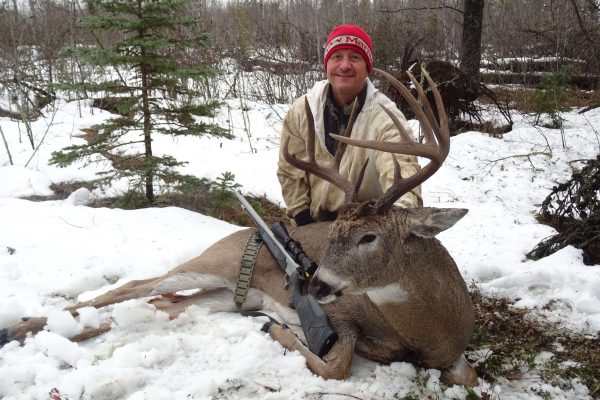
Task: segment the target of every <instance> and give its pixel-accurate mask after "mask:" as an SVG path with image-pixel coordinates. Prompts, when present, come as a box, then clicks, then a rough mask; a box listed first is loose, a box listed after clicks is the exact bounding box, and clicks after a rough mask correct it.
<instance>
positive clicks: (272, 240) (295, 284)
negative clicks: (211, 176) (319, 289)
mask: <svg viewBox="0 0 600 400" xmlns="http://www.w3.org/2000/svg"><path fill="white" fill-rule="evenodd" d="M233 195H234V196H235V197H236V199H237V200H238V201H239V202H240V205H241V206H242V209H243V210H244V211H245V212H246V213H247V214H248V216H249V217H250V218H251V219H252V221H254V223H255V224H256V226H257V227H258V231H259V234H260V237H261V239H262V240H263V242H264V243H265V245H266V246H267V248H268V249H269V251H270V252H271V254H272V255H273V257H274V258H275V260H276V261H277V263H278V264H279V266H280V267H281V269H282V270H283V271H284V272H285V273H286V276H287V278H288V282H289V284H290V285H291V286H292V303H293V307H294V308H295V309H296V311H297V312H298V317H299V318H300V324H301V325H302V331H303V332H304V336H305V337H306V342H307V344H308V349H309V350H310V351H311V352H312V353H314V354H316V355H318V356H319V357H323V356H324V355H325V354H327V352H328V351H329V350H330V349H331V346H333V344H334V343H335V341H336V340H337V338H338V336H337V333H336V332H335V331H334V330H333V329H332V328H331V326H330V325H329V321H328V320H327V315H326V314H325V313H324V312H323V309H322V308H321V306H320V305H319V303H317V300H316V299H315V298H314V297H313V296H311V295H310V294H303V292H302V287H303V285H304V280H305V279H306V277H307V276H310V275H309V274H311V273H312V272H314V270H315V269H316V263H315V262H313V261H312V260H310V258H309V257H308V256H307V255H306V254H305V253H304V251H303V250H302V247H301V246H300V244H299V243H298V242H296V241H294V240H293V239H292V238H291V237H290V236H289V234H288V232H287V229H285V226H284V225H283V224H282V223H281V222H276V223H275V224H274V225H273V230H271V229H269V227H268V226H267V224H266V223H265V221H263V220H262V218H261V217H260V216H259V215H258V214H257V213H256V211H254V209H253V208H252V206H251V205H250V203H248V201H247V200H246V199H245V198H244V196H242V195H241V194H240V193H239V192H237V191H233ZM273 232H276V234H277V237H276V235H275V234H274V233H273ZM286 247H287V249H286ZM288 249H289V250H288ZM290 250H291V251H290ZM288 251H290V252H291V253H292V254H293V255H294V257H292V255H290V253H289V252H288ZM297 260H299V262H300V263H301V264H302V266H301V265H299V264H298V262H297Z"/></svg>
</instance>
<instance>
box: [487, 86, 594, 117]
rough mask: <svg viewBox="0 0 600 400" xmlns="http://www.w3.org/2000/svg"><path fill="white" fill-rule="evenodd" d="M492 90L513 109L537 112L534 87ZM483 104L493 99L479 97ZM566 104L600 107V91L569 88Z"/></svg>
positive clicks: (496, 87)
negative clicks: (534, 103)
mask: <svg viewBox="0 0 600 400" xmlns="http://www.w3.org/2000/svg"><path fill="white" fill-rule="evenodd" d="M491 88H492V91H493V92H494V93H495V94H496V95H497V96H498V99H500V101H501V103H503V104H506V103H508V104H509V105H510V108H511V109H516V110H519V111H521V112H525V113H533V112H535V108H534V105H533V104H532V102H531V99H532V96H533V93H534V89H531V88H525V87H523V86H519V85H515V86H512V87H507V86H495V87H491ZM478 100H479V101H480V102H481V103H482V104H490V103H491V100H490V99H489V97H487V96H480V98H479V99H478ZM564 105H565V106H566V107H569V108H594V107H600V91H598V90H593V91H582V90H574V89H567V90H566V100H565V103H564Z"/></svg>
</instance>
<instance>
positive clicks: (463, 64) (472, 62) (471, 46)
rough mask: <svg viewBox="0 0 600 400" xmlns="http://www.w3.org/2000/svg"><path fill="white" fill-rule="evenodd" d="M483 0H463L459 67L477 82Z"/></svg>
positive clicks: (478, 77)
mask: <svg viewBox="0 0 600 400" xmlns="http://www.w3.org/2000/svg"><path fill="white" fill-rule="evenodd" d="M483 6H484V0H465V9H464V12H463V31H462V48H461V54H460V68H461V69H462V70H463V71H464V72H465V73H466V74H467V75H469V76H470V77H471V78H473V79H474V80H475V81H477V82H479V79H480V76H479V66H480V63H481V29H482V27H483Z"/></svg>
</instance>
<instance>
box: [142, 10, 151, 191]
mask: <svg viewBox="0 0 600 400" xmlns="http://www.w3.org/2000/svg"><path fill="white" fill-rule="evenodd" d="M138 10H139V18H140V19H141V18H142V0H138ZM145 34H146V29H145V28H142V29H139V30H138V35H139V37H143V36H144V35H145ZM140 52H141V55H140V58H141V59H142V60H144V61H142V62H141V63H140V75H141V81H142V82H141V83H142V90H141V92H142V114H143V116H144V127H143V129H144V158H145V161H146V162H145V163H144V164H145V168H146V171H145V177H144V178H145V181H146V182H145V183H146V199H148V201H149V202H151V203H153V202H154V184H153V181H154V160H152V115H151V112H150V101H149V97H150V96H149V88H148V65H147V64H146V61H145V60H146V51H145V49H144V47H143V46H142V48H141V49H140Z"/></svg>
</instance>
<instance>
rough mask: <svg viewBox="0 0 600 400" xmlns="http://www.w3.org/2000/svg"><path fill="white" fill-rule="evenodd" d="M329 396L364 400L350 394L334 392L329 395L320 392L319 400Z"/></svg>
mask: <svg viewBox="0 0 600 400" xmlns="http://www.w3.org/2000/svg"><path fill="white" fill-rule="evenodd" d="M329 395H331V396H346V397H351V398H353V399H358V400H364V399H363V398H362V397H358V396H354V395H352V394H347V393H335V392H330V393H324V392H321V393H319V398H323V396H329Z"/></svg>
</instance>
